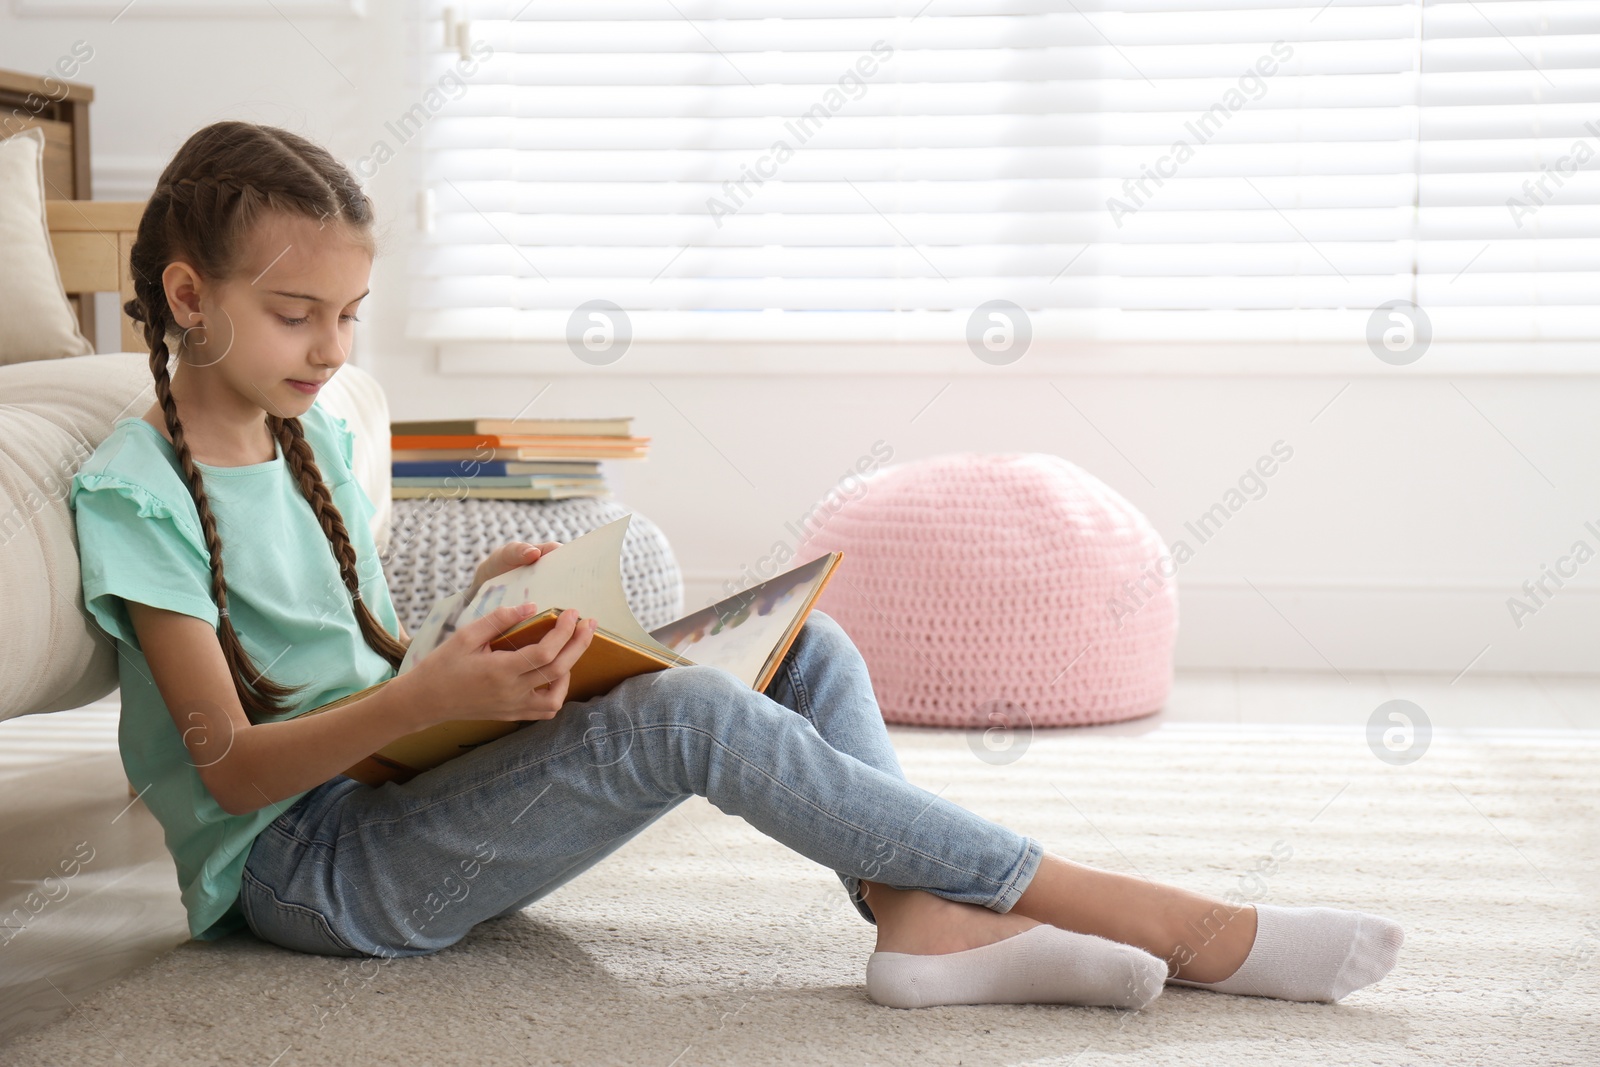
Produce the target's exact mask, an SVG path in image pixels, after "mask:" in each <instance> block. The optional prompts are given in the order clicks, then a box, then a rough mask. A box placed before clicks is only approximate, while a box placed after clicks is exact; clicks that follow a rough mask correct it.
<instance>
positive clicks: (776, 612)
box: [650, 556, 829, 689]
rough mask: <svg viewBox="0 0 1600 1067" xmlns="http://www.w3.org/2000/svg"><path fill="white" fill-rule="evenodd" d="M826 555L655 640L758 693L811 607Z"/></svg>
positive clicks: (664, 630) (669, 627) (659, 632)
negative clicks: (793, 629)
mask: <svg viewBox="0 0 1600 1067" xmlns="http://www.w3.org/2000/svg"><path fill="white" fill-rule="evenodd" d="M828 562H829V557H828V556H821V557H818V558H817V559H814V560H812V561H811V562H810V563H805V564H802V565H801V566H799V567H796V568H795V569H794V570H791V571H785V572H784V573H782V574H780V575H778V576H777V577H775V578H769V579H767V580H766V581H765V582H762V583H761V584H760V585H757V586H752V587H751V588H749V589H746V590H744V591H743V592H740V593H735V594H734V595H733V596H731V597H728V598H727V599H725V600H719V601H717V602H716V603H715V604H712V605H711V606H710V607H706V608H701V609H700V610H699V611H697V612H695V613H694V614H692V615H685V616H684V617H683V618H681V619H678V620H676V621H674V622H669V623H667V624H666V625H665V626H661V627H657V628H656V629H654V630H652V631H650V633H651V636H653V637H654V638H655V639H656V640H658V641H660V642H661V643H662V644H664V645H666V646H667V647H668V648H670V649H672V650H673V651H674V652H677V653H678V654H679V655H682V656H687V657H688V658H689V659H692V660H694V661H695V662H696V663H706V664H710V665H711V666H713V667H721V668H722V669H723V670H725V671H728V672H729V673H731V674H733V675H736V676H737V677H738V678H739V679H740V680H742V681H743V682H744V683H745V684H746V685H748V686H749V687H750V688H752V689H754V688H755V686H756V682H757V681H759V680H760V678H761V672H762V669H763V668H764V667H765V666H766V665H767V660H768V659H769V658H770V657H771V655H772V652H773V650H774V649H775V648H776V647H777V645H778V643H779V642H780V641H782V640H783V635H784V634H785V633H787V632H788V630H789V627H790V626H791V625H792V624H793V623H794V621H795V616H797V615H798V614H799V613H800V612H801V611H803V610H804V609H805V606H806V605H807V604H808V603H810V601H811V594H812V593H813V592H815V591H816V586H817V583H818V582H820V581H822V579H823V577H824V575H825V574H826V572H827V569H828Z"/></svg>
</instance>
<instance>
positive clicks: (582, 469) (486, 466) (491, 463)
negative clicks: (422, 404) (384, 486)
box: [392, 459, 600, 478]
mask: <svg viewBox="0 0 1600 1067" xmlns="http://www.w3.org/2000/svg"><path fill="white" fill-rule="evenodd" d="M525 466H527V467H531V466H542V467H546V468H552V467H553V468H557V469H554V470H551V469H546V470H519V469H517V468H519V467H525ZM392 467H393V470H392V473H393V474H394V476H395V477H396V478H448V477H450V476H452V475H456V476H460V477H463V478H481V477H484V476H489V477H499V476H505V475H514V474H545V475H555V476H557V477H561V478H598V477H600V467H599V464H598V463H581V462H580V463H566V464H560V463H547V464H533V463H527V464H523V463H518V462H517V461H516V460H507V459H492V460H472V459H447V460H396V461H395V462H394V463H393V465H392Z"/></svg>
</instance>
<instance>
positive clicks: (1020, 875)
mask: <svg viewBox="0 0 1600 1067" xmlns="http://www.w3.org/2000/svg"><path fill="white" fill-rule="evenodd" d="M1024 840H1026V841H1027V846H1026V847H1025V848H1023V850H1022V857H1021V858H1020V859H1018V860H1017V863H1016V866H1015V867H1013V868H1012V869H1011V873H1010V874H1009V875H1008V876H1007V877H1006V879H1005V883H1004V884H1003V885H1002V886H1001V887H1000V891H999V892H998V893H996V894H995V896H994V899H993V900H992V901H990V902H989V904H988V908H989V910H990V911H993V912H998V913H999V914H1001V915H1004V914H1005V913H1006V912H1008V911H1010V910H1011V909H1012V908H1014V907H1016V905H1017V900H1018V899H1019V898H1021V896H1022V894H1023V893H1024V892H1025V891H1026V890H1027V888H1028V886H1029V885H1030V884H1031V883H1032V882H1033V876H1034V875H1036V874H1038V873H1039V864H1041V863H1043V862H1044V846H1043V845H1042V844H1040V843H1039V842H1038V840H1037V839H1035V838H1032V837H1025V838H1024Z"/></svg>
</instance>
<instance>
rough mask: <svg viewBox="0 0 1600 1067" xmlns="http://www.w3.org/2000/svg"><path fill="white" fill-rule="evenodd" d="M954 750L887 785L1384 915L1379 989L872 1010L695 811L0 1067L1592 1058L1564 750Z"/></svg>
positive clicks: (66, 1036)
mask: <svg viewBox="0 0 1600 1067" xmlns="http://www.w3.org/2000/svg"><path fill="white" fill-rule="evenodd" d="M980 736H981V735H977V734H973V735H970V736H969V735H967V734H964V733H959V732H948V731H937V732H935V731H922V730H916V729H913V728H897V729H895V731H894V737H895V743H896V745H897V747H898V748H899V750H900V752H901V753H902V759H903V762H904V764H905V766H906V771H907V773H908V775H909V776H910V777H911V778H912V780H913V781H915V782H917V783H918V784H919V785H922V786H924V787H925V788H927V789H929V790H930V791H933V792H938V793H940V794H941V795H943V796H945V797H947V798H949V799H951V800H954V801H956V802H957V803H961V804H964V805H966V806H968V807H970V808H972V809H974V810H976V811H978V812H980V813H982V814H984V815H986V816H988V817H990V818H994V819H997V820H999V821H1001V822H1004V823H1006V824H1007V825H1010V826H1013V827H1015V828H1017V829H1019V830H1022V831H1024V832H1026V833H1030V834H1033V835H1034V836H1036V837H1038V838H1039V839H1040V840H1041V841H1043V842H1044V843H1045V845H1046V847H1047V848H1049V849H1050V850H1051V851H1053V852H1056V853H1059V854H1062V855H1066V856H1069V857H1072V858H1075V859H1078V860H1081V861H1083V862H1087V863H1092V864H1095V865H1097V866H1102V867H1106V868H1110V869H1114V870H1119V871H1124V872H1129V873H1137V874H1142V875H1144V876H1145V877H1148V878H1153V879H1157V880H1162V881H1174V882H1179V883H1181V884H1184V885H1187V886H1190V887H1192V888H1195V889H1199V890H1202V891H1206V892H1211V893H1214V894H1217V895H1219V896H1220V895H1226V894H1228V893H1230V892H1231V893H1235V894H1237V895H1238V896H1239V897H1242V898H1243V899H1246V900H1250V901H1255V900H1262V901H1269V902H1273V903H1279V904H1310V903H1328V904H1339V905H1345V906H1351V907H1359V908H1363V909H1366V910H1371V911H1376V912H1378V913H1380V914H1384V915H1388V916H1391V917H1393V918H1395V919H1396V920H1398V921H1399V922H1400V923H1402V924H1403V925H1404V927H1405V929H1406V934H1407V944H1406V947H1405V949H1404V951H1403V953H1402V955H1401V959H1400V964H1399V966H1398V968H1397V969H1396V970H1395V971H1394V972H1393V973H1392V974H1391V975H1390V976H1389V977H1388V978H1387V979H1385V980H1384V981H1382V982H1380V983H1379V984H1378V985H1376V986H1373V987H1371V988H1369V989H1366V990H1362V991H1359V992H1357V993H1354V994H1352V995H1351V996H1349V997H1348V998H1346V999H1345V1000H1344V1001H1343V1002H1341V1003H1340V1004H1338V1005H1311V1004H1290V1003H1285V1002H1280V1001H1270V1000H1262V999H1256V998H1235V997H1227V996H1222V995H1218V994H1214V993H1208V992H1203V991H1200V990H1188V989H1179V988H1169V989H1168V990H1167V991H1166V992H1165V994H1163V996H1162V997H1160V998H1159V999H1158V1000H1157V1001H1156V1002H1155V1003H1154V1004H1153V1005H1152V1006H1151V1007H1150V1008H1149V1009H1147V1010H1145V1011H1143V1012H1119V1011H1116V1010H1112V1009H1089V1008H1070V1007H1047V1006H1033V1005H1021V1006H990V1007H944V1008H929V1009H919V1010H911V1011H904V1010H897V1009H893V1008H882V1007H878V1006H876V1005H874V1004H873V1003H871V1002H870V1001H868V1000H867V999H866V996H865V994H864V992H863V990H862V979H863V974H864V968H865V960H866V956H867V953H868V952H869V951H871V949H872V941H873V935H872V928H871V927H869V926H868V925H867V924H865V923H863V922H862V921H861V920H860V918H859V917H858V916H857V915H856V913H855V911H854V910H853V909H852V908H851V907H850V905H849V904H848V902H847V901H846V899H845V897H844V893H843V891H842V889H841V888H840V886H839V883H838V881H837V880H836V879H835V878H834V876H833V875H832V874H831V873H830V872H828V871H826V870H823V869H821V868H819V867H816V866H814V865H812V864H810V863H809V862H808V861H806V860H804V859H802V858H800V857H798V856H796V855H794V854H793V853H790V852H788V851H787V850H786V849H784V848H783V847H782V846H781V845H778V844H777V843H776V842H774V841H771V840H770V839H767V838H765V837H762V836H761V835H760V834H759V833H757V832H755V831H754V830H752V829H751V828H750V827H748V826H747V825H746V824H745V823H744V822H743V821H741V820H738V819H735V818H731V817H729V816H726V815H724V814H722V813H721V812H719V811H718V810H717V809H715V808H713V807H711V806H710V805H709V804H707V803H706V802H705V801H703V800H701V799H700V798H698V797H695V798H691V799H690V800H689V801H687V802H686V803H684V804H683V805H681V806H680V807H679V808H678V809H676V810H675V811H673V812H672V813H670V814H668V815H667V816H666V817H665V818H663V819H662V820H661V821H660V822H658V823H657V824H656V825H655V826H653V827H651V828H650V829H649V830H648V831H646V832H645V834H643V835H641V836H640V837H638V838H636V839H635V840H634V841H632V842H630V843H629V844H628V845H626V846H625V847H624V848H623V849H622V850H621V851H619V852H618V853H616V854H615V855H614V856H612V857H610V858H609V859H607V860H605V861H603V862H602V863H601V865H600V866H598V867H596V868H594V869H592V870H590V871H589V872H588V873H586V874H584V875H583V876H581V877H580V878H578V879H577V880H576V881H574V882H571V883H569V884H568V885H566V886H565V887H563V888H562V889H560V890H558V891H557V892H556V893H554V894H552V895H551V896H549V897H547V898H545V899H544V900H542V901H539V902H537V903H536V904H535V905H533V906H532V907H530V908H528V909H527V910H525V911H523V912H521V913H520V914H517V915H514V916H510V917H507V918H504V919H500V920H496V921H492V922H488V923H484V924H481V925H480V926H478V927H477V928H476V929H475V930H474V931H473V932H472V933H471V934H470V935H469V936H468V937H467V938H466V939H465V940H463V941H462V942H460V943H459V944H457V945H455V946H453V947H452V948H449V949H446V950H444V951H443V952H441V953H438V954H436V955H433V956H427V957H416V958H411V959H406V960H398V961H379V960H369V961H357V960H347V959H336V958H330V957H317V956H308V955H303V954H299V953H294V952H290V951H287V950H283V949H279V948H277V947H275V946H272V945H268V944H264V943H262V942H259V941H257V940H255V939H254V938H253V937H251V936H250V935H249V934H248V933H245V934H240V935H236V936H234V937H230V938H227V939H225V940H222V941H219V942H214V943H211V944H203V943H199V942H190V943H188V944H185V945H183V946H181V947H180V948H178V949H177V950H176V951H174V952H172V953H170V954H168V955H167V956H164V957H162V958H161V959H159V960H157V961H155V962H154V963H152V964H150V965H149V966H147V967H145V968H144V969H142V970H140V971H137V972H135V973H133V974H131V975H129V976H128V977H126V978H125V979H123V980H122V981H121V982H119V983H117V984H115V985H113V986H110V987H108V988H106V989H103V990H101V991H100V992H98V993H96V994H94V995H92V996H90V997H88V998H86V999H85V1000H84V1001H83V1002H81V1003H79V1005H78V1006H77V1010H76V1011H75V1012H73V1014H72V1015H70V1016H69V1017H67V1018H66V1019H64V1020H62V1021H61V1022H59V1023H56V1024H55V1025H52V1026H49V1027H47V1028H44V1029H41V1030H37V1031H33V1032H31V1033H28V1034H25V1035H23V1036H22V1037H21V1038H19V1039H18V1040H16V1041H15V1042H13V1043H12V1044H10V1045H9V1046H7V1047H6V1048H4V1049H3V1050H0V1060H3V1061H4V1062H5V1063H6V1064H8V1065H10V1067H35V1065H38V1067H43V1065H50V1067H57V1065H60V1064H66V1063H72V1064H191V1063H193V1064H202V1063H203V1064H247V1065H250V1067H269V1065H270V1067H296V1065H321V1064H418V1063H425V1064H471V1065H474V1067H480V1065H481V1067H490V1065H502V1064H530V1063H539V1064H647V1065H652V1067H691V1065H696V1064H744V1063H784V1064H819V1065H827V1067H837V1065H839V1064H864V1063H897V1064H904V1063H916V1064H921V1063H940V1064H956V1063H960V1064H967V1065H1021V1064H1029V1065H1040V1067H1043V1065H1046V1064H1049V1065H1056V1067H1068V1065H1073V1067H1092V1065H1095V1064H1107V1063H1140V1064H1217V1063H1230V1064H1240V1063H1261V1064H1301V1063H1304V1064H1414V1063H1439V1064H1452V1065H1460V1064H1468V1065H1470V1064H1485V1065H1493V1067H1507V1065H1511V1064H1566V1063H1570V1064H1593V1063H1595V1062H1600V1037H1597V1036H1596V1032H1595V1026H1594V1019H1595V1018H1596V1017H1597V1015H1600V977H1597V976H1600V905H1597V903H1596V900H1597V895H1596V894H1597V890H1600V863H1597V862H1596V861H1597V859H1600V776H1597V775H1596V773H1595V771H1596V768H1597V763H1600V761H1597V757H1600V738H1596V737H1595V735H1593V734H1588V735H1585V734H1579V733H1572V734H1551V733H1546V734H1540V735H1535V734H1523V735H1517V734H1503V735H1491V734H1486V733H1473V734H1461V733H1448V732H1444V731H1441V732H1440V733H1438V734H1436V735H1435V737H1434V739H1433V743H1432V747H1431V748H1430V749H1429V750H1428V751H1427V753H1426V755H1425V756H1424V757H1423V758H1422V759H1421V760H1419V761H1417V762H1416V763H1414V764H1411V765H1409V766H1404V767H1398V766H1391V765H1389V764H1387V763H1384V762H1383V761H1380V760H1379V759H1377V758H1376V757H1375V756H1374V755H1373V753H1372V752H1371V751H1370V750H1369V749H1368V748H1367V744H1366V740H1365V737H1364V736H1362V735H1361V734H1359V733H1356V732H1353V731H1337V730H1326V731H1317V730H1315V729H1309V728H1303V727H1299V728H1294V729H1292V730H1283V731H1271V730H1268V729H1265V728H1231V727H1199V726H1196V727H1183V726H1168V727H1164V728H1162V729H1160V730H1158V731H1155V732H1153V733H1149V734H1145V735H1142V736H1110V735H1107V734H1105V733H1086V732H1072V731H1066V732H1039V733H1037V734H1035V735H1034V736H1033V737H1032V738H1031V739H1030V740H1031V743H1029V744H1028V745H1027V746H1026V749H1025V751H1022V753H1021V755H1020V756H1019V757H1017V758H1015V759H1014V761H1012V762H1009V763H1000V762H997V761H999V760H1001V759H1003V758H1006V756H1010V755H1013V754H1015V752H1016V751H1017V749H1012V751H1011V752H1010V753H1007V754H1006V756H1001V755H998V754H997V753H995V752H991V751H988V750H986V749H984V748H983V746H982V742H981V741H980V740H979V737H980ZM1020 747H1021V746H1018V748H1020ZM1275 850H1276V852H1275ZM1286 854H1287V858H1284V857H1285V856H1286ZM1274 859H1276V860H1277V862H1276V863H1275V865H1274V864H1273V862H1272V861H1273V860H1274Z"/></svg>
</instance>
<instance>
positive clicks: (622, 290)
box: [402, 0, 1600, 343]
mask: <svg viewBox="0 0 1600 1067" xmlns="http://www.w3.org/2000/svg"><path fill="white" fill-rule="evenodd" d="M429 12H430V21H429V22H428V24H427V25H426V27H425V31H426V32H425V35H426V38H427V39H428V40H429V41H431V42H433V43H434V45H435V49H434V51H432V52H430V53H429V55H428V56H427V61H428V63H429V64H430V66H429V70H428V72H427V74H426V76H425V83H424V85H425V88H428V89H437V90H438V91H439V95H436V96H435V97H434V98H433V99H434V102H435V103H434V104H425V105H422V107H421V111H422V112H426V114H422V113H419V109H417V108H413V109H412V113H413V120H414V123H415V126H416V131H415V132H416V134H417V135H418V136H420V138H421V140H420V142H419V143H420V144H421V145H422V146H423V151H422V152H421V153H418V158H419V159H420V161H421V166H422V173H421V175H420V180H421V182H422V189H423V193H422V197H423V204H422V208H423V214H424V217H425V218H426V219H427V220H428V223H429V227H430V228H429V229H428V231H427V232H426V233H425V234H424V237H423V243H422V246H421V247H420V248H419V249H418V250H417V252H416V254H415V259H414V262H413V279H414V281H413V285H414V289H413V292H412V309H413V310H412V316H411V320H410V330H411V332H412V334H413V335H414V336H416V337H419V338H425V339H431V340H435V341H440V342H452V341H506V340H551V341H554V340H561V339H563V338H565V337H567V336H568V334H569V332H570V331H571V330H572V329H574V325H573V324H574V323H575V322H579V323H582V322H583V321H585V320H584V319H583V317H582V316H581V315H578V314H575V312H576V311H577V309H580V308H581V307H582V306H585V305H590V303H591V302H593V301H603V302H610V303H611V304H614V305H615V306H617V307H620V308H622V309H624V310H625V311H626V317H627V321H628V324H629V327H630V328H631V331H632V336H633V338H634V339H635V340H636V341H763V340H814V341H863V342H885V341H896V342H908V341H923V342H952V343H959V342H961V341H962V340H963V339H964V338H965V337H966V335H967V331H968V329H969V324H970V323H971V322H972V320H973V318H974V314H973V311H974V309H975V308H978V307H980V305H984V304H985V303H987V302H989V301H1008V302H1010V303H1013V304H1015V305H1018V306H1019V307H1021V308H1023V309H1026V311H1027V319H1028V323H1029V327H1030V328H1031V331H1032V336H1033V337H1034V338H1037V339H1041V340H1046V341H1059V342H1069V343H1075V342H1080V341H1083V340H1086V339H1099V340H1136V341H1137V340H1151V341H1161V340H1172V341H1190V340H1213V341H1235V340H1244V341H1305V340H1319V341H1341V340H1349V341H1352V342H1358V341H1360V340H1361V339H1362V338H1363V336H1364V334H1365V331H1366V328H1367V324H1368V321H1369V319H1370V318H1371V317H1372V309H1374V308H1375V307H1377V306H1378V305H1380V304H1383V303H1384V302H1386V301H1391V300H1401V301H1410V302H1413V303H1416V304H1420V305H1421V306H1422V308H1423V309H1424V311H1425V312H1426V313H1427V316H1428V317H1429V318H1430V319H1431V322H1432V327H1433V331H1434V336H1435V337H1438V338H1451V339H1457V340H1483V339H1500V340H1510V341H1527V340H1569V341H1570V340H1582V339H1593V338H1595V337H1597V336H1600V316H1597V315H1596V314H1595V306H1594V305H1595V297H1596V294H1597V293H1600V178H1597V175H1600V163H1597V162H1596V161H1595V156H1596V154H1597V152H1600V69H1597V68H1600V64H1597V58H1600V2H1597V0H1516V2H1490V0H1477V2H1471V0H1463V2H1437V3H1436V2H1431V0H1430V2H1428V3H1426V4H1425V5H1419V4H1417V3H1393V2H1384V0H1371V2H1351V0H1335V2H1331V3H1325V2H1323V0H1232V2H1224V0H1060V2H1059V3H1030V2H1026V0H1014V2H1006V0H933V2H931V3H924V2H923V0H914V2H908V3H893V2H874V0H849V2H844V0H785V2H780V0H764V2H763V0H749V2H744V3H731V2H726V3H715V2H694V0H581V2H546V0H537V2H533V3H526V4H524V3H522V2H521V0H516V2H512V3H489V2H481V3H479V2H472V3H461V4H457V5H454V6H452V7H449V8H448V9H447V8H446V7H445V6H444V5H441V4H430V6H429ZM447 41H449V42H452V46H451V47H450V48H448V49H446V48H445V47H443V45H444V43H445V42H447ZM469 65H470V66H471V68H472V69H471V72H470V74H468V73H464V72H465V71H466V70H467V67H468V66H469ZM435 104H436V105H437V106H435ZM403 124H404V120H402V125H403Z"/></svg>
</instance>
